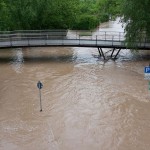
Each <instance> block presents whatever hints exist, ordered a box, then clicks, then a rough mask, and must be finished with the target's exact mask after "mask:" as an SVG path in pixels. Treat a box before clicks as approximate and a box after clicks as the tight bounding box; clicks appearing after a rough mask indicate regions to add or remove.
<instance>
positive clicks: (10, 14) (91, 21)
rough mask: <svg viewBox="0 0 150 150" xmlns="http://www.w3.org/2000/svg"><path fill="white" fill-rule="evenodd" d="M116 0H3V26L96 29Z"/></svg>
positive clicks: (0, 9)
mask: <svg viewBox="0 0 150 150" xmlns="http://www.w3.org/2000/svg"><path fill="white" fill-rule="evenodd" d="M115 3H116V1H115V0H61V1H60V0H13V1H9V0H1V1H0V30H35V29H36V30H40V29H82V30H88V29H93V28H95V27H97V26H98V25H99V23H101V22H104V21H108V20H109V17H110V14H112V15H113V14H114V10H116V9H113V7H114V4H115Z"/></svg>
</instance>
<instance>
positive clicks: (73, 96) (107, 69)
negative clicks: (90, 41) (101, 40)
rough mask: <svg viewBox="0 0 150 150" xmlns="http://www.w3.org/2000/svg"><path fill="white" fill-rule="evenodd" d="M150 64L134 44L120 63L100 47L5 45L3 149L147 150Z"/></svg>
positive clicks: (1, 65)
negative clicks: (148, 70) (147, 73)
mask: <svg viewBox="0 0 150 150" xmlns="http://www.w3.org/2000/svg"><path fill="white" fill-rule="evenodd" d="M148 64H149V59H145V58H144V57H143V56H141V55H134V54H132V53H130V51H129V50H123V51H122V52H121V53H120V56H119V59H118V60H117V61H115V62H114V61H112V60H111V59H110V60H108V61H103V59H102V58H100V57H99V56H98V52H97V49H94V48H56V47H54V48H26V49H13V50H11V49H10V50H1V51H0V72H1V73H0V82H1V84H0V114H1V115H0V139H1V141H0V149H2V150H20V149H21V150H28V149H33V150H34V149H36V150H77V149H78V150H91V149H92V150H109V149H111V150H148V149H149V147H150V143H149V141H150V130H149V129H150V109H149V108H150V93H149V91H148V82H147V81H145V80H144V74H143V69H144V66H147V65H148ZM39 80H40V81H41V82H42V83H43V85H44V87H43V89H42V105H43V112H42V113H41V112H40V109H39V108H40V107H39V93H38V92H39V91H38V89H37V87H36V84H37V82H38V81H39Z"/></svg>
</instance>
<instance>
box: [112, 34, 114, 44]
mask: <svg viewBox="0 0 150 150" xmlns="http://www.w3.org/2000/svg"><path fill="white" fill-rule="evenodd" d="M113 41H114V35H112V46H113Z"/></svg>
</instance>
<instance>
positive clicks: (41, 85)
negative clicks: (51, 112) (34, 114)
mask: <svg viewBox="0 0 150 150" xmlns="http://www.w3.org/2000/svg"><path fill="white" fill-rule="evenodd" d="M37 87H38V89H39V96H40V111H42V101H41V89H42V87H43V84H42V83H41V82H40V81H39V82H38V83H37Z"/></svg>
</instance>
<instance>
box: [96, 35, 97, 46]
mask: <svg viewBox="0 0 150 150" xmlns="http://www.w3.org/2000/svg"><path fill="white" fill-rule="evenodd" d="M96 46H97V35H96Z"/></svg>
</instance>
